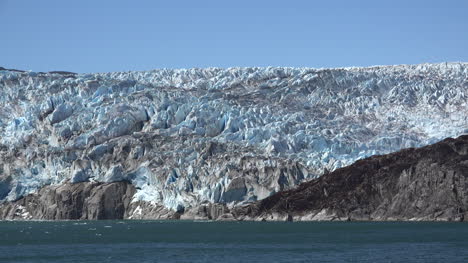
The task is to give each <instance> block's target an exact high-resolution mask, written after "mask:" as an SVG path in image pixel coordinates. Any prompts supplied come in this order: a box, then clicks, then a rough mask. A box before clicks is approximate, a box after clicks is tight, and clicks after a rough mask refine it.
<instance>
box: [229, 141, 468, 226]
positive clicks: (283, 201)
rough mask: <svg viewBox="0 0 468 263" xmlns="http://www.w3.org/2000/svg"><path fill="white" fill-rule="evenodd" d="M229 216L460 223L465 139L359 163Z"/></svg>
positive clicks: (465, 198) (467, 210) (467, 179)
mask: <svg viewBox="0 0 468 263" xmlns="http://www.w3.org/2000/svg"><path fill="white" fill-rule="evenodd" d="M232 213H233V214H234V215H235V217H236V218H237V219H239V220H242V219H244V220H247V219H249V220H299V221H301V220H305V221H309V220H435V221H438V220H441V221H463V220H466V219H467V218H468V136H460V137H459V138H457V139H446V140H444V141H441V142H439V143H436V144H434V145H430V146H426V147H423V148H419V149H414V148H410V149H405V150H402V151H399V152H396V153H392V154H388V155H380V156H372V157H369V158H366V159H363V160H359V161H357V162H355V163H354V164H352V165H350V166H348V167H344V168H341V169H338V170H336V171H334V172H332V173H329V174H326V175H323V176H322V177H320V178H318V179H315V180H312V181H310V182H307V183H303V184H301V185H300V186H299V187H298V188H296V189H292V190H288V191H283V192H279V193H276V194H274V195H272V196H270V197H268V198H266V199H264V200H261V201H259V202H256V203H255V204H252V205H246V206H243V207H236V208H235V209H234V211H232Z"/></svg>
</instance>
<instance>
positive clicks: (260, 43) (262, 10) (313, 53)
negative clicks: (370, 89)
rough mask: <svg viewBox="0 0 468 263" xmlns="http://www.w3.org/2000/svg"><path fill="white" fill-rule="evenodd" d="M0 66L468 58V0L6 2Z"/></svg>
mask: <svg viewBox="0 0 468 263" xmlns="http://www.w3.org/2000/svg"><path fill="white" fill-rule="evenodd" d="M0 23H1V27H0V28H1V29H0V33H1V35H0V66H3V67H9V68H18V69H25V70H34V71H49V70H69V71H75V72H107V71H127V70H148V69H154V68H189V67H210V66H214V67H233V66H301V67H302V66H305V67H341V66H370V65H387V64H414V63H423V62H445V61H468V1H467V0H459V1H455V0H438V1H432V0H426V1H419V0H416V1H411V0H405V1H402V0H392V1H380V0H372V1H367V0H366V1H352V0H349V1H333V0H330V1H329V0H321V1H311V0H309V1H299V0H282V1H274V0H269V1H255V0H247V1H246V0H236V1H230V0H229V1H227V0H226V1H224V0H217V1H211V0H210V1H203V0H200V1H196V0H192V1H176V0H162V1H158V0H153V1H149V0H148V1H138V0H133V1H131V0H127V1H118V0H108V1H106V0H93V1H89V0H79V1H68V0H67V1H66V0H60V1H58V0H57V1H51V0H31V1H25V0H0Z"/></svg>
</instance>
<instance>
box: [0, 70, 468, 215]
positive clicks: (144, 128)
mask: <svg viewBox="0 0 468 263" xmlns="http://www.w3.org/2000/svg"><path fill="white" fill-rule="evenodd" d="M467 66H468V64H466V63H443V64H422V65H402V66H384V67H370V68H341V69H310V68H272V67H269V68H229V69H219V68H207V69H179V70H168V69H161V70H153V71H147V72H115V73H101V74H78V75H72V74H68V75H67V74H65V75H64V74H42V73H33V72H26V73H20V72H11V71H0V109H1V111H0V150H1V155H0V159H1V164H0V168H1V169H0V197H1V198H2V199H8V200H14V199H17V198H19V197H21V196H23V195H25V194H28V193H32V192H34V191H36V190H37V189H38V188H40V187H42V186H43V185H46V184H55V183H61V182H64V181H67V180H70V181H71V182H80V181H87V180H93V181H102V182H110V181H118V180H128V181H130V182H132V183H133V184H134V185H135V186H136V187H137V188H138V189H139V190H138V193H137V195H136V196H135V199H137V200H144V201H150V202H156V203H159V204H163V205H165V206H166V207H168V208H171V209H174V210H181V209H183V208H184V207H187V206H192V205H195V204H199V203H201V202H204V201H210V202H228V203H233V204H237V203H242V202H244V201H249V200H257V199H262V198H264V197H266V196H268V195H270V194H271V193H273V192H275V191H279V190H282V189H286V188H289V187H293V186H295V185H297V184H298V183H300V182H302V181H304V180H308V179H310V178H313V177H315V176H319V175H321V174H322V173H323V171H324V170H325V169H326V170H334V169H336V168H339V167H342V166H344V165H348V164H350V163H352V162H354V161H355V160H357V159H361V158H365V157H367V156H370V155H374V154H384V153H388V152H393V151H397V150H399V149H402V148H407V147H417V146H423V145H426V144H430V143H433V142H436V141H438V140H441V139H443V138H445V137H453V136H458V135H460V134H463V133H466V132H468V125H467V124H468V115H467V114H466V113H467V112H468V99H467V98H468V67H467ZM239 178H243V179H242V182H243V183H242V184H241V183H239V182H240V180H241V179H239ZM233 185H236V187H234V186H233ZM233 187H234V188H233Z"/></svg>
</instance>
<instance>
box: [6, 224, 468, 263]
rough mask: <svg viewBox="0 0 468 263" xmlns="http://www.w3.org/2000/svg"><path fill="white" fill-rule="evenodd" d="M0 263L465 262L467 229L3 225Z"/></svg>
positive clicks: (420, 226)
mask: <svg viewBox="0 0 468 263" xmlns="http://www.w3.org/2000/svg"><path fill="white" fill-rule="evenodd" d="M0 262H2V263H3V262H222V263H229V262H468V224H467V223H427V222H424V223H421V222H336V223H335V222H307V223H306V222H294V223H288V222H191V221H53V222H8V221H3V222H0Z"/></svg>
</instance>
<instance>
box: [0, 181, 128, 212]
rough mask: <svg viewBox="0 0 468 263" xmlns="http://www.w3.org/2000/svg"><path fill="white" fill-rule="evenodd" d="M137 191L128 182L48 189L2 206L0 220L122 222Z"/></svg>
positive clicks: (83, 184)
mask: <svg viewBox="0 0 468 263" xmlns="http://www.w3.org/2000/svg"><path fill="white" fill-rule="evenodd" d="M134 193H135V188H134V187H133V186H132V185H131V184H129V183H127V182H115V183H108V184H102V183H76V184H69V183H67V184H62V185H54V186H47V187H44V188H42V189H41V190H39V192H38V193H36V194H31V195H28V196H25V197H23V198H21V199H19V200H17V201H15V202H5V203H3V204H1V205H0V219H23V220H24V219H45V220H63V219H123V218H125V217H126V213H127V210H128V209H129V206H130V201H131V198H132V196H133V195H134Z"/></svg>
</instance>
